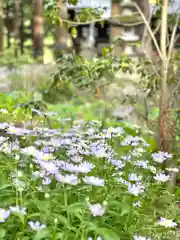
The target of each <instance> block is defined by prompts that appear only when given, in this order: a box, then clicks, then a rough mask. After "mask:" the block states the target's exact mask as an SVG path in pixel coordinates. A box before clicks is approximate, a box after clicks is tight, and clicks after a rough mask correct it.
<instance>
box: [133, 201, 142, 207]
mask: <svg viewBox="0 0 180 240" xmlns="http://www.w3.org/2000/svg"><path fill="white" fill-rule="evenodd" d="M132 205H133V206H134V207H141V202H140V201H138V202H134V203H133V204H132Z"/></svg>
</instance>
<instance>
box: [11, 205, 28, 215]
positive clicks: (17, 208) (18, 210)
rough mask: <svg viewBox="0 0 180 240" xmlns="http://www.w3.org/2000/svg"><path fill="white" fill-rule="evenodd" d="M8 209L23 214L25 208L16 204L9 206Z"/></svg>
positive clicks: (24, 213)
mask: <svg viewBox="0 0 180 240" xmlns="http://www.w3.org/2000/svg"><path fill="white" fill-rule="evenodd" d="M9 210H10V211H11V212H17V213H22V214H23V215H26V214H27V212H26V208H21V207H20V206H16V207H9Z"/></svg>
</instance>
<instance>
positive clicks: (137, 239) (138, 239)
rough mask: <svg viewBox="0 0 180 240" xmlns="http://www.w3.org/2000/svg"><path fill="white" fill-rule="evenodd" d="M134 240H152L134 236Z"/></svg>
mask: <svg viewBox="0 0 180 240" xmlns="http://www.w3.org/2000/svg"><path fill="white" fill-rule="evenodd" d="M134 240H151V239H150V238H149V237H142V236H134Z"/></svg>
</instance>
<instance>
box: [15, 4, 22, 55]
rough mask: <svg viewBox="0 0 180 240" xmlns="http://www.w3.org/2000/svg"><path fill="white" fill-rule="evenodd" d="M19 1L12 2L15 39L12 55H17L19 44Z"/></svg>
mask: <svg viewBox="0 0 180 240" xmlns="http://www.w3.org/2000/svg"><path fill="white" fill-rule="evenodd" d="M20 3H21V0H15V2H14V10H15V11H14V15H15V18H14V40H15V48H14V55H15V57H18V54H19V53H18V47H19V46H18V45H19V28H20V24H21V23H20Z"/></svg>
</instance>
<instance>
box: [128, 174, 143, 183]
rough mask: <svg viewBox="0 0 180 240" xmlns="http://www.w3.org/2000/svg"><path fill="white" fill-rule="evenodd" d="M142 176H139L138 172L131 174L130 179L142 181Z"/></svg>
mask: <svg viewBox="0 0 180 240" xmlns="http://www.w3.org/2000/svg"><path fill="white" fill-rule="evenodd" d="M141 180H142V176H138V175H137V174H136V173H131V174H129V181H137V182H138V181H141Z"/></svg>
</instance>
